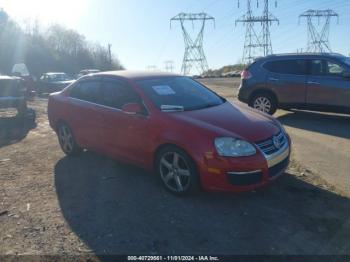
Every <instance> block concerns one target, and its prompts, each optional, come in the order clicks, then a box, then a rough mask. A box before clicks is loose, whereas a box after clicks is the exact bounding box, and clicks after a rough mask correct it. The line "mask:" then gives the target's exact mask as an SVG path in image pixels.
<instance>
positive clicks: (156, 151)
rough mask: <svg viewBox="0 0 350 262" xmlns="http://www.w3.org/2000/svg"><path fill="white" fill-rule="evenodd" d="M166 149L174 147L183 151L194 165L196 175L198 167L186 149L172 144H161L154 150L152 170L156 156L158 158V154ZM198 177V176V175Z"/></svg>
mask: <svg viewBox="0 0 350 262" xmlns="http://www.w3.org/2000/svg"><path fill="white" fill-rule="evenodd" d="M166 147H176V148H178V149H180V150H182V151H184V152H185V153H186V154H187V155H188V157H189V158H190V159H191V160H192V162H193V164H194V167H195V168H196V171H197V173H198V165H197V162H196V161H195V159H194V158H193V157H192V155H191V154H190V153H189V152H188V150H186V148H184V147H183V146H179V145H177V144H174V143H164V144H161V145H159V146H158V147H157V148H156V149H155V150H154V153H153V165H152V167H153V170H155V167H156V161H157V156H158V154H159V152H161V151H162V150H163V149H164V148H166ZM198 176H199V174H198Z"/></svg>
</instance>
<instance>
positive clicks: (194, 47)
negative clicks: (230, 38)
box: [170, 13, 215, 75]
mask: <svg viewBox="0 0 350 262" xmlns="http://www.w3.org/2000/svg"><path fill="white" fill-rule="evenodd" d="M174 21H176V22H177V21H178V22H180V25H181V29H182V33H183V37H184V42H185V54H184V58H183V62H182V68H181V73H182V74H183V75H189V74H190V73H191V72H192V71H193V69H194V70H196V71H197V72H198V73H199V74H203V73H204V72H206V71H208V70H209V66H208V62H207V58H206V56H205V54H204V50H203V35H204V29H205V24H206V22H207V21H213V22H214V26H215V19H214V17H212V16H210V15H208V14H206V13H197V14H193V13H180V14H178V15H177V16H175V17H173V18H172V19H170V27H171V24H172V22H174ZM186 22H192V27H193V29H194V28H195V22H197V23H196V24H198V23H199V24H200V30H199V32H198V34H197V35H196V37H195V38H194V39H192V37H191V35H190V34H189V32H188V30H187V27H186V25H187V23H186Z"/></svg>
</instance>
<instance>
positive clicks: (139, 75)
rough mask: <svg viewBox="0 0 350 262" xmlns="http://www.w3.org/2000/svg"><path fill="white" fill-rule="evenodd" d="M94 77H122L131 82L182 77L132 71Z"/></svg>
mask: <svg viewBox="0 0 350 262" xmlns="http://www.w3.org/2000/svg"><path fill="white" fill-rule="evenodd" d="M93 75H94V76H117V77H122V78H125V79H131V80H142V79H151V78H160V77H174V76H180V75H177V74H173V73H165V72H149V71H131V70H120V71H109V72H100V73H96V74H93Z"/></svg>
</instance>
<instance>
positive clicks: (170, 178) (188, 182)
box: [156, 146, 199, 195]
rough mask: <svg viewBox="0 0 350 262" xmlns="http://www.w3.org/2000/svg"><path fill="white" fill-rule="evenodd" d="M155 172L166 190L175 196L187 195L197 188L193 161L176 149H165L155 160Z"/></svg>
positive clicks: (197, 182)
mask: <svg viewBox="0 0 350 262" xmlns="http://www.w3.org/2000/svg"><path fill="white" fill-rule="evenodd" d="M156 171H157V173H158V176H159V178H160V180H161V181H162V183H163V185H164V186H165V188H166V189H168V190H169V191H170V192H172V193H174V194H177V195H188V194H191V193H194V192H196V191H197V190H198V188H199V181H198V176H197V171H196V167H195V164H194V162H193V160H192V159H191V158H190V157H189V156H188V155H187V154H186V153H185V152H184V151H182V150H181V149H179V148H177V147H172V146H170V147H166V148H164V149H163V150H161V152H159V154H158V156H157V159H156Z"/></svg>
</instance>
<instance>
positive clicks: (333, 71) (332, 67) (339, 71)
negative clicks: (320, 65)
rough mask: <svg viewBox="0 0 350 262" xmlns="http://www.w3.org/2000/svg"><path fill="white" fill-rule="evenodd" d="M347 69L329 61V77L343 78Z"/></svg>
mask: <svg viewBox="0 0 350 262" xmlns="http://www.w3.org/2000/svg"><path fill="white" fill-rule="evenodd" d="M344 71H345V69H344V68H343V67H342V66H341V65H339V64H337V63H334V62H331V61H327V75H329V76H342V75H343V72H344Z"/></svg>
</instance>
